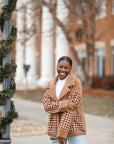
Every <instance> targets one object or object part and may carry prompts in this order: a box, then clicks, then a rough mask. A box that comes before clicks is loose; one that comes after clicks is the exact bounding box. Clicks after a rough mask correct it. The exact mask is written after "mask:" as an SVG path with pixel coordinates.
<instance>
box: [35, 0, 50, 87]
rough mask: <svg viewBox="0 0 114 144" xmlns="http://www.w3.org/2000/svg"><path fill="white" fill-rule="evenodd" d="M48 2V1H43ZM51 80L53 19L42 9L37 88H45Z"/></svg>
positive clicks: (47, 11)
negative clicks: (39, 65) (39, 72)
mask: <svg viewBox="0 0 114 144" xmlns="http://www.w3.org/2000/svg"><path fill="white" fill-rule="evenodd" d="M45 1H46V2H49V1H50V0H45ZM52 78H53V18H52V15H51V13H50V12H49V9H48V8H47V7H45V6H43V9H42V39H41V78H40V79H39V80H38V87H42V88H45V87H46V85H47V83H48V81H49V80H50V79H52Z"/></svg>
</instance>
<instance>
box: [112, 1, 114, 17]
mask: <svg viewBox="0 0 114 144" xmlns="http://www.w3.org/2000/svg"><path fill="white" fill-rule="evenodd" d="M112 13H113V14H114V0H112Z"/></svg>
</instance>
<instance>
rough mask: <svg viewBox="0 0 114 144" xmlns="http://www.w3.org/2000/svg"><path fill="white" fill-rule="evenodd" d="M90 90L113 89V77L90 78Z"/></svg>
mask: <svg viewBox="0 0 114 144" xmlns="http://www.w3.org/2000/svg"><path fill="white" fill-rule="evenodd" d="M92 88H101V89H106V90H110V89H114V77H104V78H101V77H95V76H94V77H93V78H92Z"/></svg>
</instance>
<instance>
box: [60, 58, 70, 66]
mask: <svg viewBox="0 0 114 144" xmlns="http://www.w3.org/2000/svg"><path fill="white" fill-rule="evenodd" d="M63 60H66V61H67V62H68V63H69V64H70V65H71V67H72V60H71V58H70V57H68V56H62V57H60V58H59V60H58V63H59V62H60V61H63Z"/></svg>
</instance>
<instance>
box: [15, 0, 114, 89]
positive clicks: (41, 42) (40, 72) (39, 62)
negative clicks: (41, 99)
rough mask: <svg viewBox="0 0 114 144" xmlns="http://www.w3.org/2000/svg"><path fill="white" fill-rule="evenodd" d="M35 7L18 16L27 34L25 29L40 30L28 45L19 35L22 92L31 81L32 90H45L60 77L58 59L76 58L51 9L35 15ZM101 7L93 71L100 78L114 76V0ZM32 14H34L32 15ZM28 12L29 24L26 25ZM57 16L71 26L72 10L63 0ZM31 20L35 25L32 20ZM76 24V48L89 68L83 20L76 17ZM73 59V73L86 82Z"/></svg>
mask: <svg viewBox="0 0 114 144" xmlns="http://www.w3.org/2000/svg"><path fill="white" fill-rule="evenodd" d="M25 1H26V0H25ZM72 2H73V1H72ZM61 5H62V7H61ZM31 7H32V8H33V5H32V6H31V5H29V6H28V7H26V9H24V10H23V9H22V10H20V11H19V12H18V13H17V21H18V20H19V22H18V24H17V28H18V30H20V31H23V30H24V28H25V27H26V28H27V27H28V29H30V28H31V27H32V28H33V29H35V31H37V34H36V35H35V37H31V38H30V39H31V40H29V41H28V43H27V42H25V43H24V45H23V40H25V39H24V35H23V34H22V33H20V34H19V32H18V37H17V43H16V51H15V53H16V54H15V56H16V58H15V59H16V62H17V65H18V69H17V71H18V72H17V73H16V82H17V88H18V89H23V88H24V85H26V82H28V88H31V89H34V88H36V87H45V86H46V84H47V82H48V81H49V80H50V79H51V78H53V77H54V75H55V74H56V70H55V69H56V63H57V60H58V58H59V57H60V56H62V55H70V56H71V57H72V53H71V52H70V50H69V46H68V43H67V40H66V39H65V36H64V34H63V33H62V31H61V29H60V28H59V27H58V26H56V25H55V22H54V21H53V18H52V15H51V14H50V12H49V10H48V9H47V8H46V7H45V6H44V7H43V8H42V11H41V12H40V13H39V12H38V13H33V11H32V10H30V9H31ZM100 7H101V9H99V11H98V13H97V16H96V20H95V62H94V65H95V69H94V70H93V71H94V75H96V76H98V77H104V76H114V26H113V25H114V0H110V1H108V0H100ZM63 8H64V9H63ZM27 10H28V11H27ZM29 12H30V13H32V14H33V15H30V14H29ZM25 13H26V22H25V23H26V24H24V19H25ZM27 13H28V14H27ZM56 13H57V17H58V18H59V19H60V20H61V21H62V22H64V23H65V24H67V23H68V21H67V20H66V17H68V9H67V8H66V7H65V6H64V4H63V3H62V2H61V0H58V1H57V10H56ZM33 17H34V19H33ZM31 18H32V19H33V20H32V21H33V23H32V21H31V20H30V19H31ZM70 22H71V21H70ZM72 23H73V25H74V27H73V30H72V33H71V35H72V37H73V40H74V44H75V49H76V50H77V53H78V56H79V58H80V60H81V62H82V65H83V67H85V68H86V59H87V57H86V44H85V42H84V40H83V29H82V26H81V25H82V24H81V20H80V19H77V17H76V18H73V21H72ZM25 25H26V26H25ZM27 25H28V26H27ZM34 27H35V28H34ZM50 29H51V30H52V29H53V31H51V32H49V30H50ZM44 31H45V32H44ZM46 32H47V33H46ZM48 32H49V33H48ZM78 32H79V33H78ZM33 45H34V46H33ZM64 46H65V48H64ZM30 47H31V48H32V49H31V48H30ZM72 60H73V63H74V66H73V73H75V74H76V75H77V76H78V77H79V78H80V79H82V73H81V70H80V67H79V66H78V65H77V63H76V61H75V59H74V58H73V57H72ZM23 64H26V65H30V70H29V71H28V74H27V77H26V76H25V73H24V69H23ZM25 77H26V78H25ZM32 82H33V83H32ZM20 85H21V86H20ZM32 86H33V87H32Z"/></svg>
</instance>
